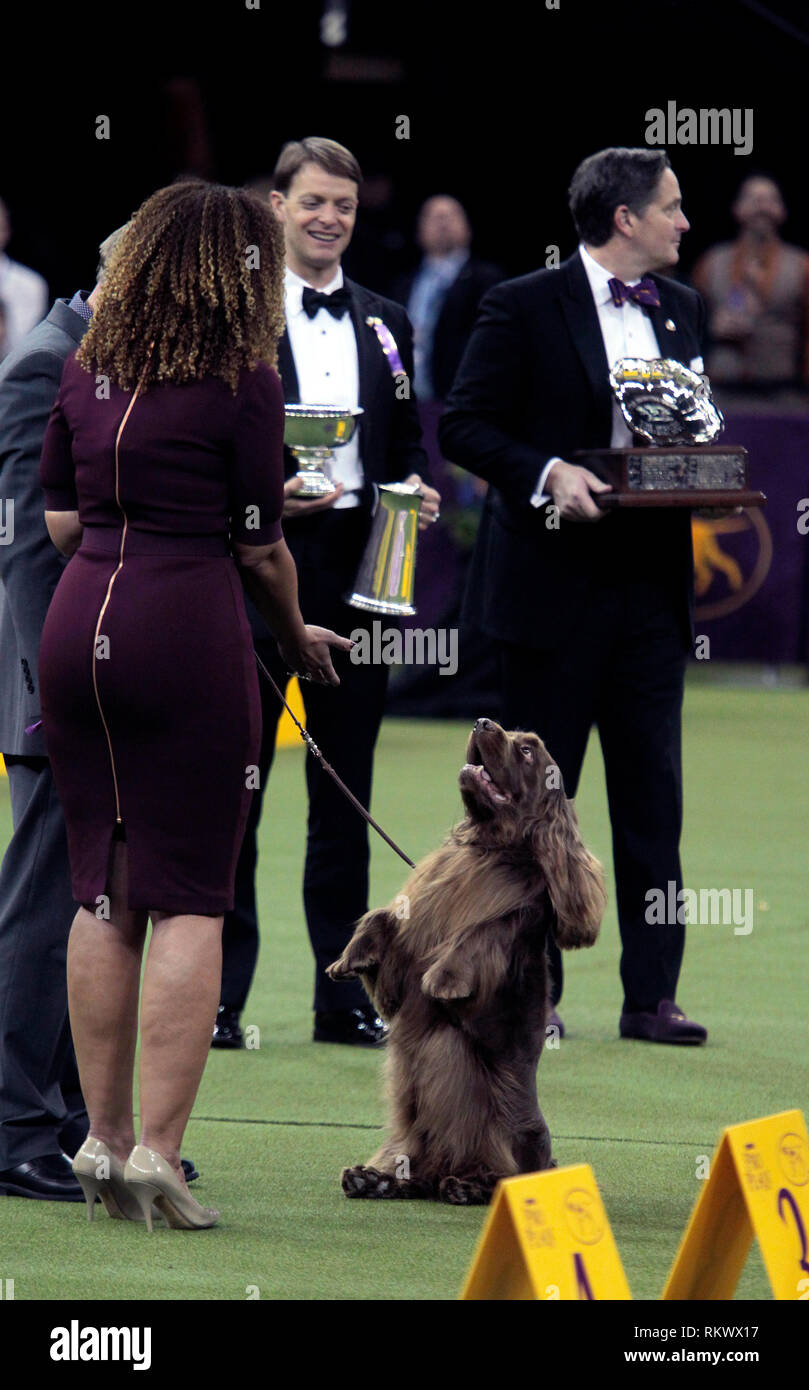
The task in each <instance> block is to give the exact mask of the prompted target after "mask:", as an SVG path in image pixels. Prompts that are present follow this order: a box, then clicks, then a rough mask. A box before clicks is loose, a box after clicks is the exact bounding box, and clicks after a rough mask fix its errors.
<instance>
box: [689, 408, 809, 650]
mask: <svg viewBox="0 0 809 1390" xmlns="http://www.w3.org/2000/svg"><path fill="white" fill-rule="evenodd" d="M722 441H723V443H727V444H741V445H743V447H744V448H745V449H747V451H748V454H749V465H750V486H751V487H754V488H760V489H761V491H762V492H764V493H765V494H766V497H767V505H766V506H765V507H761V508H756V507H752V508H750V509H749V510H748V511H745V512H744V513H743V514H742V515H741V516H734V515H732V514H729V515H728V516H725V517H722V518H720V519H718V520H713V521H703V520H702V519H701V518H699V517H694V521H693V532H694V587H695V597H696V612H695V629H696V633H697V635H698V636H707V637H708V638H709V639H710V654H711V659H712V660H713V661H762V662H768V663H772V664H773V665H777V664H781V663H794V662H799V663H801V662H806V661H807V660H809V639H808V638H807V619H809V604H808V599H809V418H807V417H805V416H796V415H734V416H729V417H728V418H727V420H726V424H725V430H724V433H723V436H722ZM802 502H803V503H805V506H803V507H802V506H801V503H802Z"/></svg>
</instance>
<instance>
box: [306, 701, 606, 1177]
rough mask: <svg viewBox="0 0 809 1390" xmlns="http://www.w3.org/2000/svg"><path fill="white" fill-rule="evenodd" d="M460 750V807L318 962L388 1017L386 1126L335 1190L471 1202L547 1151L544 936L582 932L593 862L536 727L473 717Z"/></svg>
mask: <svg viewBox="0 0 809 1390" xmlns="http://www.w3.org/2000/svg"><path fill="white" fill-rule="evenodd" d="M467 759H468V761H467V763H466V764H465V766H464V767H463V768H462V769H461V774H460V778H459V783H460V788H461V796H462V798H463V801H464V805H465V807H466V816H465V818H464V820H463V821H461V823H460V825H458V826H457V827H456V828H455V830H453V831H452V833H451V834H450V836H449V838H448V839H447V840H446V842H445V843H444V845H443V846H442V847H441V848H440V849H438V850H436V851H435V852H434V853H433V854H429V855H428V856H427V857H426V858H425V859H423V860H422V861H421V863H420V864H418V865H417V867H416V868H415V870H414V871H413V873H412V874H411V876H410V878H409V879H408V881H407V882H406V883H405V885H404V888H403V890H402V893H400V894H399V895H398V897H397V898H395V899H394V901H393V902H392V903H390V904H389V905H388V907H386V908H382V909H380V910H378V911H376V912H368V913H366V914H365V916H364V917H363V918H362V919H361V920H360V922H359V923H358V924H357V928H356V930H355V932H354V935H353V937H352V938H351V940H350V942H349V943H348V945H347V947H346V949H345V951H344V952H343V954H342V956H341V957H340V959H339V960H338V961H335V963H334V964H333V965H331V966H330V967H329V974H330V976H331V978H332V979H333V980H346V979H352V978H354V976H356V975H359V976H360V977H361V979H362V982H363V984H364V986H365V989H366V991H367V993H368V995H369V997H370V999H371V1001H372V1003H373V1004H374V1006H375V1007H376V1009H377V1011H378V1012H379V1013H380V1014H381V1016H382V1017H383V1018H384V1019H386V1020H387V1021H388V1023H389V1024H390V1032H389V1035H388V1040H387V1059H386V1064H387V1086H388V1095H389V1110H390V1114H389V1124H388V1138H387V1139H386V1140H385V1142H384V1143H383V1145H382V1147H381V1149H379V1151H378V1152H377V1153H375V1154H374V1156H373V1158H370V1159H369V1160H368V1163H367V1165H364V1166H360V1167H355V1168H346V1169H344V1171H343V1175H342V1184H343V1191H344V1192H345V1193H346V1195H347V1196H348V1197H437V1198H440V1199H441V1200H443V1201H446V1202H454V1203H456V1204H468V1203H485V1202H488V1201H489V1199H490V1197H491V1195H492V1192H493V1190H494V1187H495V1185H496V1184H497V1182H498V1180H499V1179H500V1178H504V1177H511V1176H513V1175H514V1174H515V1173H527V1172H535V1171H536V1170H538V1169H542V1168H550V1167H553V1166H554V1161H553V1159H552V1158H551V1140H550V1134H549V1132H548V1127H547V1125H546V1124H545V1121H544V1119H543V1117H542V1112H541V1111H540V1109H539V1105H538V1103H537V1085H536V1073H537V1065H538V1062H539V1057H540V1053H541V1051H542V1045H543V1042H544V1040H545V1021H546V1012H547V989H548V976H547V964H546V954H545V940H546V935H547V933H548V931H552V932H553V933H554V935H555V937H556V940H557V941H558V942H559V945H560V946H563V947H569V948H573V949H575V948H576V947H579V946H591V945H592V944H593V942H594V941H595V939H596V936H597V935H598V929H599V925H600V923H601V917H602V914H603V911H604V906H605V902H606V895H605V892H604V882H603V876H602V871H601V866H600V864H599V863H598V861H597V860H596V859H594V858H593V856H592V855H591V854H590V853H589V852H588V851H587V850H586V849H585V847H584V845H583V843H582V841H581V839H580V837H579V832H578V828H577V823H576V815H575V812H574V810H573V805H572V802H570V801H568V799H567V797H566V796H565V792H564V786H563V784H562V778H561V775H560V773H559V769H558V767H556V765H555V764H554V763H553V761H552V759H551V758H550V756H549V754H548V752H547V750H546V748H545V745H544V744H543V743H542V741H541V739H539V738H538V737H537V735H536V734H533V733H522V732H516V733H506V732H505V730H503V729H501V728H500V725H499V724H495V723H494V722H493V721H492V720H490V719H479V720H478V721H477V723H476V724H475V727H474V729H473V730H472V734H471V736H470V739H469V745H468V748H467Z"/></svg>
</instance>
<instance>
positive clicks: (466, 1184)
mask: <svg viewBox="0 0 809 1390" xmlns="http://www.w3.org/2000/svg"><path fill="white" fill-rule="evenodd" d="M496 1185H497V1179H496V1178H494V1182H493V1183H492V1184H490V1183H489V1182H488V1181H481V1180H479V1179H478V1178H456V1177H449V1178H442V1179H441V1182H440V1183H439V1184H438V1196H439V1199H440V1201H442V1202H451V1203H452V1205H453V1206H454V1207H483V1206H486V1205H487V1204H488V1202H490V1201H491V1196H492V1192H493V1191H494V1188H495V1186H496Z"/></svg>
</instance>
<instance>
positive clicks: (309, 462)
mask: <svg viewBox="0 0 809 1390" xmlns="http://www.w3.org/2000/svg"><path fill="white" fill-rule="evenodd" d="M284 413H285V415H286V423H285V425H284V443H285V444H286V445H287V446H288V448H289V449H291V451H292V453H293V454H294V455H295V458H296V459H297V461H298V462H299V463H300V465H301V467H300V468H299V469H298V472H297V473H296V475H295V476H296V477H297V478H300V480H301V487H300V490H299V492H298V493H297V496H298V497H312V498H315V497H327V496H328V494H329V493H330V492H334V487H335V484H334V480H333V478H331V477H330V476H329V472H328V466H329V463H330V461H331V460H332V459H333V458H334V450H335V449H338V448H340V447H341V446H342V445H344V444H348V443H349V441H350V440H351V439H353V437H354V431H355V429H356V428H357V420H358V419H359V417H360V415H362V410H359V409H353V408H352V407H351V406H342V405H288V406H286V407H285V412H284Z"/></svg>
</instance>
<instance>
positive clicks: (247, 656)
mask: <svg viewBox="0 0 809 1390" xmlns="http://www.w3.org/2000/svg"><path fill="white" fill-rule="evenodd" d="M283 268H284V245H283V237H282V234H281V231H280V229H279V227H278V224H277V223H276V221H275V217H274V215H273V213H272V211H271V210H270V208H269V207H268V206H267V205H266V204H264V203H262V202H260V201H259V200H258V199H257V198H256V197H255V196H254V195H252V194H249V193H247V192H244V191H242V190H239V189H234V188H225V187H222V186H219V185H213V184H207V183H203V182H198V181H191V182H183V183H177V184H173V185H172V186H170V187H168V188H163V189H160V190H159V191H158V192H157V193H155V194H153V195H152V197H150V198H148V199H147V200H146V202H145V203H144V204H143V205H142V207H141V208H140V209H139V211H138V212H137V213H136V214H135V216H134V218H133V219H132V221H131V223H130V224H129V225H128V227H127V228H126V230H125V232H124V234H123V235H122V237H121V239H120V241H119V243H118V245H117V246H116V248H115V251H114V252H113V255H112V257H111V260H110V263H109V267H108V272H107V278H106V281H105V283H104V287H103V290H102V292H101V294H100V297H99V300H98V303H97V306H96V310H95V313H94V316H93V320H92V323H91V325H90V328H89V329H88V331H87V333H86V334H85V337H84V339H83V340H82V343H81V346H80V348H79V349H78V351H77V352H76V353H75V354H74V355H73V356H72V357H70V358H68V360H67V362H66V364H65V369H64V374H63V376H62V384H61V388H60V391H59V395H58V397H57V400H56V403H55V405H54V409H53V413H52V415H51V419H50V423H49V425H48V430H47V433H46V436H45V441H44V445H43V452H42V463H41V469H40V477H41V481H42V485H43V488H44V492H45V506H46V512H45V517H46V521H47V524H48V529H49V531H50V534H51V537H52V539H53V541H54V543H55V544H56V545H57V546H58V548H59V549H60V550H62V551H63V553H64V554H66V555H70V556H72V558H71V559H70V562H69V564H68V565H67V566H66V568H65V570H64V572H63V574H62V577H61V579H60V581H59V584H58V586H57V588H56V591H55V593H54V597H53V601H52V603H51V606H50V609H49V612H48V617H47V620H46V623H45V628H44V632H43V637H42V647H41V655H40V684H41V691H40V693H41V700H42V718H43V723H44V727H45V735H46V740H47V746H48V753H49V755H50V758H51V761H52V764H53V769H54V774H55V778H56V784H57V788H58V791H59V796H60V799H61V801H62V804H63V807H64V811H65V819H66V823H67V834H68V845H69V850H70V861H71V874H72V882H73V895H74V897H75V899H76V901H77V902H78V903H80V904H81V906H80V907H79V910H78V912H77V913H76V917H75V919H74V922H73V926H72V929H71V933H70V941H69V946H68V997H69V1004H70V1021H71V1027H72V1031H73V1039H74V1043H75V1047H76V1056H77V1059H78V1064H79V1072H80V1077H81V1085H82V1090H83V1093H84V1097H85V1100H86V1102H87V1109H88V1113H89V1116H90V1133H89V1136H88V1139H87V1141H86V1143H85V1144H84V1145H83V1146H82V1148H81V1149H80V1150H79V1152H78V1154H77V1155H76V1158H75V1160H74V1171H75V1172H76V1176H77V1177H78V1179H79V1181H80V1183H81V1185H82V1188H83V1190H84V1193H85V1196H86V1198H87V1202H88V1208H89V1214H90V1216H92V1212H93V1203H94V1201H95V1198H96V1196H99V1197H100V1198H101V1200H102V1202H103V1204H104V1206H105V1207H106V1209H107V1211H108V1212H109V1213H110V1215H112V1216H127V1217H130V1218H131V1219H133V1220H139V1219H145V1221H146V1223H147V1225H148V1228H149V1230H151V1229H152V1220H153V1216H154V1214H155V1211H154V1209H156V1210H157V1212H159V1213H160V1214H161V1215H162V1216H163V1218H164V1219H165V1220H166V1221H167V1223H168V1224H169V1225H170V1226H174V1227H184V1228H186V1229H193V1228H197V1227H203V1226H211V1225H213V1224H214V1223H215V1222H216V1220H217V1219H218V1213H217V1212H216V1211H214V1210H213V1209H211V1208H207V1207H202V1206H200V1204H199V1203H198V1202H196V1201H195V1200H194V1198H193V1197H192V1196H191V1195H190V1193H189V1192H188V1190H187V1187H186V1185H185V1178H184V1175H183V1170H182V1167H181V1163H180V1143H181V1140H182V1136H183V1133H184V1130H185V1126H186V1124H187V1121H188V1117H189V1115H190V1113H191V1108H192V1106H193V1103H194V1099H195V1096H196V1093H197V1089H198V1086H199V1082H200V1079H201V1077H202V1072H203V1069H204V1065H205V1059H206V1057H207V1055H208V1050H209V1046H210V1040H211V1032H212V1029H213V1024H214V1019H215V1016H216V1010H217V1005H218V1003H219V986H220V976H221V932H222V919H223V914H224V912H225V911H226V910H228V909H229V908H231V907H232V906H233V893H234V876H235V867H236V860H237V857H238V853H239V848H240V845H241V841H242V837H243V834H244V828H245V823H246V819H247V813H248V808H249V803H250V797H251V794H252V790H251V789H252V787H253V786H255V770H256V764H257V763H258V755H259V742H260V733H261V708H260V702H259V691H258V682H257V674H256V666H255V659H254V654H253V646H252V639H251V634H250V628H249V625H248V621H247V617H246V614H245V607H244V599H243V594H242V582H241V581H242V580H243V581H244V584H245V587H246V588H247V589H248V592H249V593H250V595H251V597H252V598H253V599H254V601H255V602H256V604H257V606H258V607H259V609H260V611H261V612H262V615H263V616H264V617H265V619H266V621H267V623H268V624H269V626H270V627H271V629H272V631H273V632H274V633H275V634H276V636H277V638H278V641H279V647H280V650H281V654H282V656H283V658H284V660H285V661H286V663H287V664H288V666H289V667H290V668H291V669H292V670H295V671H298V672H300V673H301V674H303V675H305V676H306V677H307V678H309V679H311V680H315V681H318V682H321V683H323V684H330V685H336V684H338V678H337V676H336V674H335V671H334V667H333V666H332V663H331V657H330V651H329V648H330V646H338V647H341V648H344V649H348V648H349V647H350V646H351V643H350V642H349V641H348V639H346V638H340V637H337V636H335V634H334V633H333V632H330V631H328V630H327V629H323V628H315V627H307V626H305V625H304V622H303V618H302V617H301V613H300V610H299V608H298V600H297V576H296V573H295V566H294V564H293V561H292V558H291V556H290V554H289V552H288V550H287V548H286V543H285V541H284V540H283V537H282V533H281V522H280V517H281V511H282V507H283V458H282V453H283V449H282V445H283V430H284V407H283V398H282V390H281V383H280V379H279V377H278V375H277V373H276V370H275V362H276V344H277V340H278V337H279V336H280V334H281V332H282V330H283ZM149 917H151V921H152V934H151V939H150V942H149V948H148V951H147V954H146V963H145V968H144V972H143V987H142V994H141V997H140V1042H141V1051H140V1126H141V1133H140V1142H139V1143H138V1144H137V1145H136V1144H135V1133H134V1127H133V1115H132V1104H133V1071H134V1058H135V1047H136V1041H137V1033H138V997H139V989H140V975H141V959H142V955H143V949H144V944H145V938H146V928H147V923H148V919H149Z"/></svg>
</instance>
